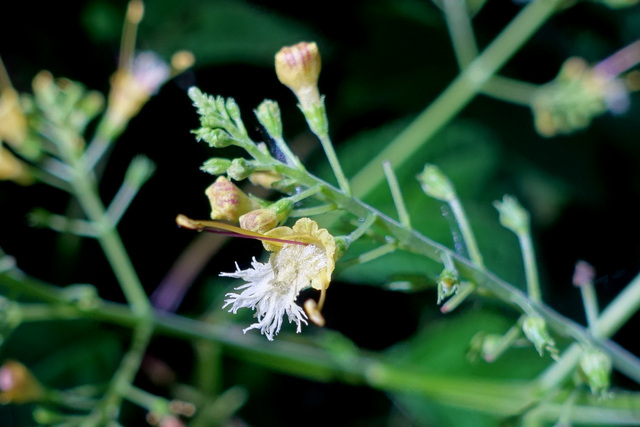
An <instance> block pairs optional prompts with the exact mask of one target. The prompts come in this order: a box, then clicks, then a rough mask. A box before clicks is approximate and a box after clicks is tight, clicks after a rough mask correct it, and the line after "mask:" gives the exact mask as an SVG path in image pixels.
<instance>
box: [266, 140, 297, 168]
mask: <svg viewBox="0 0 640 427" xmlns="http://www.w3.org/2000/svg"><path fill="white" fill-rule="evenodd" d="M271 137H272V138H273V141H274V142H275V143H276V147H278V150H280V152H281V153H282V154H283V155H284V157H285V158H286V159H287V162H288V163H289V164H291V166H293V167H294V168H297V169H300V170H304V165H303V164H302V162H301V161H300V159H299V158H298V156H296V155H295V154H293V151H291V148H289V145H288V144H287V143H286V142H285V140H284V139H283V138H282V137H280V136H276V137H274V136H273V135H271Z"/></svg>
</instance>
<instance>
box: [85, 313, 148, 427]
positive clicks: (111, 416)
mask: <svg viewBox="0 0 640 427" xmlns="http://www.w3.org/2000/svg"><path fill="white" fill-rule="evenodd" d="M152 335H153V322H152V320H151V319H148V320H142V321H139V320H137V319H136V326H135V327H134V330H133V338H132V342H131V347H130V348H129V350H128V351H127V353H126V354H125V355H124V358H123V359H122V361H121V362H120V366H119V367H118V370H117V371H116V373H115V375H114V376H113V378H112V379H111V382H110V384H109V389H108V390H107V393H106V394H105V396H104V398H103V400H102V402H101V404H100V406H99V407H98V408H96V410H95V411H94V414H93V415H92V419H93V420H94V421H95V423H94V424H89V425H95V426H101V425H104V422H105V421H109V420H115V419H116V418H117V417H118V414H119V412H120V405H121V404H122V400H123V396H126V395H127V393H128V392H129V391H130V388H131V384H132V383H133V380H134V378H135V376H136V374H137V373H138V370H139V369H140V364H141V363H142V358H143V356H144V353H145V351H146V349H147V346H148V345H149V341H150V340H151V336H152Z"/></svg>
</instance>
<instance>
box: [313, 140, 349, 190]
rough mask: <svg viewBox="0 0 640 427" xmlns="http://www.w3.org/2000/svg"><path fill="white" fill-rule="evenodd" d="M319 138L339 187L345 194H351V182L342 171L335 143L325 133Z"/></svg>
mask: <svg viewBox="0 0 640 427" xmlns="http://www.w3.org/2000/svg"><path fill="white" fill-rule="evenodd" d="M317 136H318V139H319V140H320V143H321V144H322V148H323V149H324V152H325V154H326V155H327V160H329V165H330V166H331V170H333V173H334V175H335V176H336V179H337V180H338V186H339V187H340V189H341V190H342V191H343V192H344V193H345V194H347V195H348V194H351V188H350V186H349V181H348V180H347V177H346V176H345V175H344V172H343V171H342V166H340V161H339V160H338V156H337V155H336V152H335V150H334V149H333V143H332V142H331V139H329V135H328V134H326V133H324V134H320V135H317Z"/></svg>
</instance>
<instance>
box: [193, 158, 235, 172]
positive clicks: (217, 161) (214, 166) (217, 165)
mask: <svg viewBox="0 0 640 427" xmlns="http://www.w3.org/2000/svg"><path fill="white" fill-rule="evenodd" d="M229 166H231V160H229V159H222V158H219V157H212V158H210V159H209V160H207V161H206V162H204V163H203V164H202V166H200V170H201V171H203V172H206V173H209V174H211V175H222V174H223V173H227V169H229Z"/></svg>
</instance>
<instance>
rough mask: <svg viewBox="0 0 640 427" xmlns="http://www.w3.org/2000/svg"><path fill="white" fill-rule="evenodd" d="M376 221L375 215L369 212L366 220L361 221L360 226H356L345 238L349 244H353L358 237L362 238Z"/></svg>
mask: <svg viewBox="0 0 640 427" xmlns="http://www.w3.org/2000/svg"><path fill="white" fill-rule="evenodd" d="M376 219H377V215H376V214H375V213H373V212H370V213H369V214H368V215H367V216H366V218H365V219H364V220H362V222H361V223H360V224H358V227H357V228H356V229H355V230H353V231H352V232H351V233H350V234H349V236H347V240H348V241H349V243H352V242H355V241H356V240H358V239H359V238H360V237H362V236H363V235H364V233H366V232H367V231H369V229H370V228H371V227H372V226H373V224H374V223H375V222H376Z"/></svg>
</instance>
